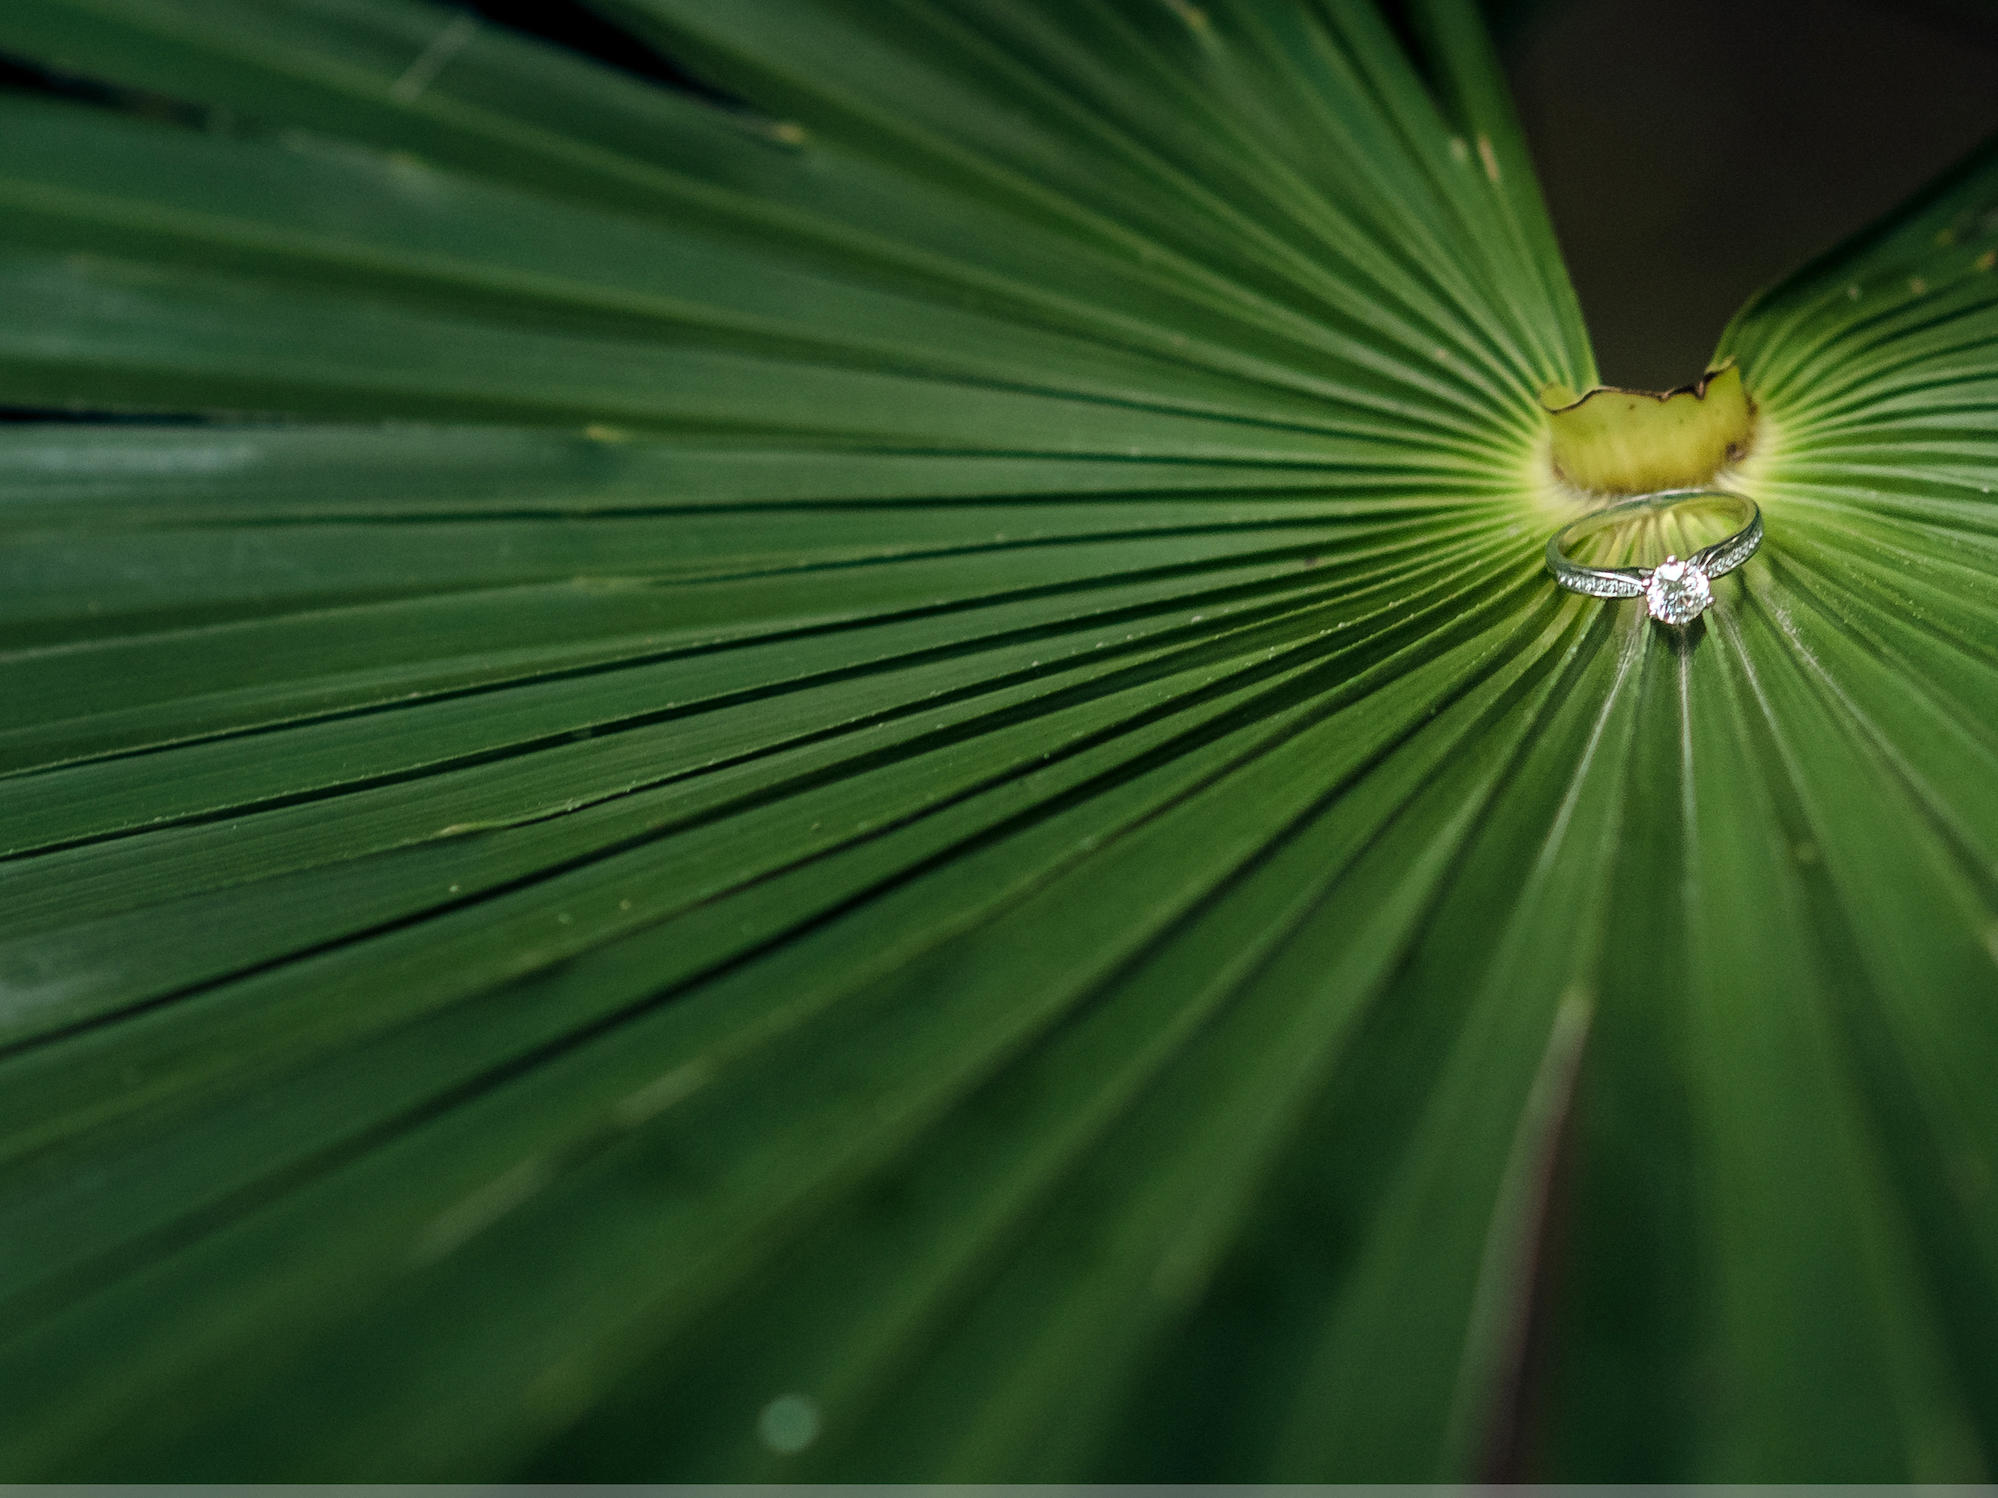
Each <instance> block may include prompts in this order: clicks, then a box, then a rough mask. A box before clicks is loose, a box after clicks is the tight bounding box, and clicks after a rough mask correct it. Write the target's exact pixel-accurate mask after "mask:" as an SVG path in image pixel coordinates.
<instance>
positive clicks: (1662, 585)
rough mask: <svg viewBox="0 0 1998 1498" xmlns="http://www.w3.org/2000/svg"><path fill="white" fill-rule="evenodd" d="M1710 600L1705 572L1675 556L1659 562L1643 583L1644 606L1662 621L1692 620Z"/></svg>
mask: <svg viewBox="0 0 1998 1498" xmlns="http://www.w3.org/2000/svg"><path fill="white" fill-rule="evenodd" d="M1713 601H1714V590H1713V587H1712V585H1711V584H1710V583H1709V582H1708V581H1707V575H1706V573H1704V572H1702V571H1701V570H1700V569H1699V568H1698V567H1697V566H1695V565H1694V564H1693V563H1691V562H1682V561H1680V560H1679V559H1678V558H1677V557H1667V558H1665V560H1664V561H1662V562H1660V563H1659V564H1658V565H1657V567H1655V568H1654V569H1652V573H1651V576H1650V578H1649V579H1648V580H1647V581H1646V582H1645V585H1644V606H1645V607H1646V608H1648V609H1650V610H1651V617H1652V618H1654V619H1656V620H1658V621H1659V622H1660V623H1661V624H1691V623H1692V622H1693V621H1694V620H1695V619H1697V618H1699V617H1700V615H1702V614H1704V613H1705V612H1706V611H1707V605H1708V604H1710V603H1712V602H1713Z"/></svg>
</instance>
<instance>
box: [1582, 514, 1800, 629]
mask: <svg viewBox="0 0 1998 1498" xmlns="http://www.w3.org/2000/svg"><path fill="white" fill-rule="evenodd" d="M1696 500H1697V501H1699V502H1701V503H1703V504H1709V503H1710V504H1715V505H1725V506H1728V507H1730V508H1732V509H1733V510H1734V511H1735V512H1736V513H1737V514H1739V515H1740V516H1741V520H1742V524H1741V527H1740V529H1738V530H1736V531H1735V532H1734V533H1733V534H1731V535H1728V536H1724V537H1722V538H1721V539H1720V540H1718V541H1716V542H1714V544H1713V545H1711V546H1706V547H1702V548H1701V549H1700V550H1698V551H1696V552H1694V553H1693V554H1692V555H1691V556H1689V557H1687V558H1686V559H1685V560H1684V561H1681V560H1680V559H1679V558H1678V557H1676V556H1667V557H1666V558H1665V560H1664V561H1662V562H1660V563H1659V564H1658V565H1657V566H1655V567H1589V566H1584V565H1583V564H1582V563H1580V562H1578V561H1576V560H1575V559H1574V558H1573V557H1571V556H1569V555H1568V547H1569V546H1570V545H1571V544H1572V543H1573V542H1576V541H1579V540H1581V539H1582V538H1583V537H1584V536H1588V535H1593V534H1595V533H1596V532H1598V531H1601V530H1603V529H1605V528H1607V527H1609V526H1612V525H1615V524H1616V523H1617V522H1619V521H1622V520H1629V519H1632V518H1634V517H1636V516H1638V515H1641V514H1647V513H1653V512H1656V511H1660V510H1667V509H1671V508H1673V507H1674V506H1677V505H1684V504H1691V503H1693V502H1694V501H1696ZM1761 544H1762V511H1761V510H1759V509H1757V508H1756V505H1755V501H1754V500H1752V499H1747V498H1744V497H1743V496H1741V495H1739V494H1729V493H1726V492H1725V491H1723V490H1720V489H1667V490H1663V491H1661V492H1659V493H1657V494H1640V495H1639V496H1638V497H1637V498H1635V499H1626V500H1622V501H1620V502H1618V503H1616V504H1613V505H1606V506H1604V507H1603V508H1602V509H1600V510H1592V511H1590V512H1589V513H1588V514H1586V515H1584V516H1582V517H1581V519H1579V520H1576V521H1572V522H1570V523H1569V524H1567V525H1564V526H1562V527H1561V529H1559V530H1558V531H1556V532H1555V533H1554V534H1553V535H1552V536H1550V537H1549V538H1548V540H1547V570H1548V571H1549V572H1551V573H1553V574H1554V580H1555V581H1556V582H1558V583H1559V584H1560V585H1561V586H1562V587H1564V588H1567V589H1569V590H1571V591H1572V592H1576V593H1586V594H1588V595H1589V597H1591V598H1642V599H1643V600H1644V606H1645V607H1646V608H1648V609H1649V610H1650V611H1651V617H1652V618H1654V619H1656V620H1658V621H1659V622H1660V623H1662V624H1691V623H1692V622H1693V621H1694V620H1695V619H1697V618H1699V617H1700V615H1702V614H1704V613H1705V612H1706V611H1707V606H1708V605H1709V604H1711V603H1712V602H1713V601H1714V594H1713V588H1712V583H1713V580H1714V579H1715V578H1717V577H1719V576H1721V574H1723V573H1726V572H1732V571H1734V569H1735V568H1737V567H1739V566H1740V565H1741V564H1742V563H1743V562H1745V561H1747V560H1748V559H1749V558H1750V557H1752V556H1754V555H1755V548H1756V547H1758V546H1760V545H1761Z"/></svg>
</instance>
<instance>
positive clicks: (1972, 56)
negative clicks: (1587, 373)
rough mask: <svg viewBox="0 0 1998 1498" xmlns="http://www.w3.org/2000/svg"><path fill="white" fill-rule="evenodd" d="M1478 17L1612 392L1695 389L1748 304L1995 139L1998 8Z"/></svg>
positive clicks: (1811, 5)
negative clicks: (1522, 126) (1487, 25)
mask: <svg viewBox="0 0 1998 1498" xmlns="http://www.w3.org/2000/svg"><path fill="white" fill-rule="evenodd" d="M1488 9H1490V10H1491V11H1492V13H1493V19H1494V22H1495V25H1496V27H1497V30H1498V34H1499V36H1500V39H1501V42H1502V44H1503V46H1504V49H1505V53H1506V61H1507V66H1508V69H1509V71H1510V72H1511V74H1512V80H1513V88H1514V91H1515V95H1516V97H1517V99H1518V102H1519V108H1520V113H1521V115H1522V116H1523V117H1524V119H1525V122H1526V129H1527V136H1528V140H1529V143H1530V144H1531V146H1532V149H1533V155H1534V160H1535V162H1536V164H1537V165H1538V166H1539V168H1540V176H1541V183H1542V186H1543V187H1544V189H1545V191H1546V194H1547V199H1548V204H1549V206H1550V208H1551V209H1552V211H1553V215H1554V226H1555V229H1556V231H1557V232H1558V233H1559V234H1560V237H1561V245H1562V248H1563V250H1565V251H1566V253H1567V257H1568V267H1569V271H1570V273H1571V274H1572V275H1573V277H1574V280H1575V286H1576V290H1577V291H1578V292H1579V293H1580V295H1581V298H1582V309H1583V311H1584V312H1585V313H1586V314H1587V317H1588V323H1589V331H1590V333H1591V335H1592V336H1593V338H1594V340H1595V346H1596V357H1597V360H1598V361H1599V363H1600V365H1601V369H1602V377H1603V378H1604V379H1605V380H1606V381H1609V382H1611V383H1613V384H1623V385H1635V386H1638V387H1641V388H1647V389H1659V388H1664V387H1667V386H1671V385H1680V384H1684V383H1686V382H1687V381H1689V380H1691V379H1693V378H1695V377H1696V376H1697V375H1698V374H1699V373H1700V370H1701V368H1702V366H1703V364H1704V361H1705V359H1706V357H1707V355H1708V354H1709V353H1711V352H1712V350H1713V347H1714V343H1715V341H1716V340H1717V339H1718V338H1719V336H1720V332H1721V329H1722V328H1723V327H1724V326H1725V325H1726V323H1727V320H1728V318H1729V317H1730V316H1732V315H1733V313H1734V311H1735V310H1736V309H1737V308H1738V307H1739V306H1740V305H1741V304H1742V302H1744V301H1745V300H1746V299H1747V298H1748V297H1749V296H1750V295H1751V294H1752V293H1753V292H1755V291H1756V289H1757V288H1759V287H1761V286H1763V285H1766V284H1768V283H1769V282H1770V281H1773V280H1775V279H1776V278H1778V277H1779V276H1781V275H1782V274H1783V273H1784V272H1785V271H1787V270H1789V269H1791V268H1792V267H1793V266H1795V265H1797V264H1799V263H1800V262H1802V261H1804V260H1806V259H1809V258H1810V257H1811V256H1813V255H1815V254H1817V253H1818V252H1819V251H1821V250H1824V249H1827V248H1829V247H1830V246H1831V245H1832V244H1834V243H1836V242H1837V241H1838V240H1840V239H1843V238H1844V237H1845V236H1846V235H1848V234H1850V233H1852V232H1853V231H1855V230H1857V229H1859V228H1861V227H1863V226H1864V225H1865V224H1866V223H1868V222H1869V221H1870V220H1872V219H1873V218H1875V217H1877V216H1878V215H1880V214H1882V213H1885V212H1887V211H1888V210H1889V209H1891V208H1893V207H1894V206H1895V205H1896V204H1897V203H1899V202H1900V201H1901V200H1902V199H1903V198H1905V197H1907V196H1908V195H1909V194H1910V193H1912V192H1914V191H1915V190H1916V189H1917V188H1919V187H1920V186H1922V184H1923V183H1925V182H1927V181H1928V180H1929V179H1930V178H1931V177H1934V176H1935V175H1937V174H1938V173H1939V172H1940V171H1941V170H1943V169H1944V168H1945V167H1947V166H1949V165H1950V164H1951V163H1952V162H1954V161H1955V160H1957V159H1958V158H1959V157H1960V156H1962V155H1963V154H1965V153H1966V152H1968V151H1969V150H1970V149H1971V148H1972V147H1973V146H1975V145H1976V144H1977V143H1978V142H1980V141H1981V140H1983V139H1984V138H1985V137H1986V136H1989V135H1991V134H1993V133H1994V132H1998V0H1652V3H1644V0H1526V3H1523V0H1512V3H1495V4H1492V5H1490V6H1488Z"/></svg>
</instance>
